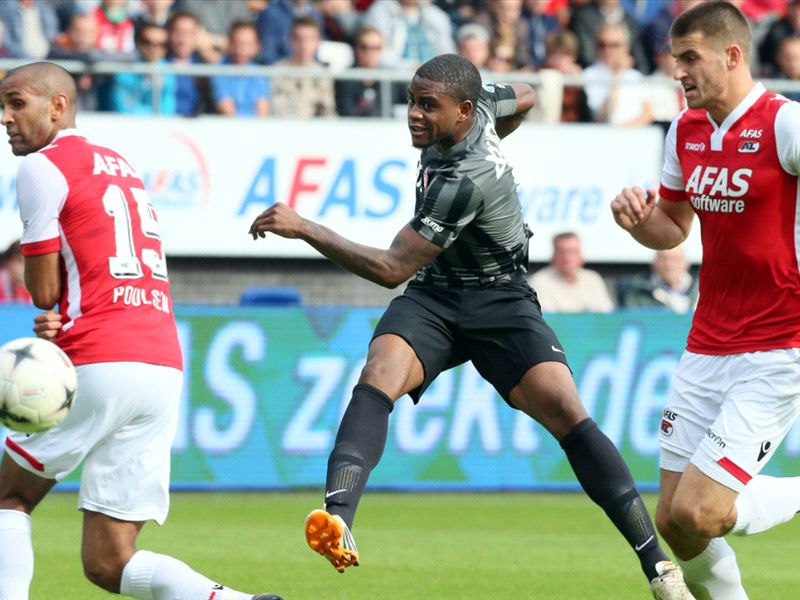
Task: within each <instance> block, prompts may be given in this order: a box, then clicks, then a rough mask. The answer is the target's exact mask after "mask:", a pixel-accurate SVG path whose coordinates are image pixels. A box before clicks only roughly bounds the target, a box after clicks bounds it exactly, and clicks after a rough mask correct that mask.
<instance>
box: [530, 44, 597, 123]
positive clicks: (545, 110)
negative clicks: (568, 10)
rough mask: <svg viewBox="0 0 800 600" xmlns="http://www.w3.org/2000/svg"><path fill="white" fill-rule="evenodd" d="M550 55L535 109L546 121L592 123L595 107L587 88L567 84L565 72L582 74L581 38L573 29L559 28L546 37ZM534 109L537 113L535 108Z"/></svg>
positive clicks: (541, 118) (548, 54) (541, 74)
mask: <svg viewBox="0 0 800 600" xmlns="http://www.w3.org/2000/svg"><path fill="white" fill-rule="evenodd" d="M546 46H547V55H546V56H545V61H544V64H543V65H542V67H541V68H540V69H539V71H538V72H539V75H540V76H541V86H540V88H539V90H538V91H539V101H538V103H537V106H536V107H535V109H538V110H539V114H538V118H539V120H541V121H544V122H545V123H554V122H561V123H589V122H591V121H592V120H593V115H592V111H591V109H590V108H589V103H588V101H587V99H586V92H585V91H584V89H583V87H582V86H579V85H565V84H564V78H563V76H564V75H580V74H581V73H582V71H583V69H581V66H580V65H579V64H578V62H577V60H578V38H577V36H576V35H575V34H574V33H572V32H571V31H569V30H567V29H564V30H561V31H557V32H555V33H553V34H552V35H550V36H549V37H548V38H547V44H546ZM531 113H532V114H533V115H534V116H536V113H534V111H531Z"/></svg>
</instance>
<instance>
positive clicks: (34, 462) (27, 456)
mask: <svg viewBox="0 0 800 600" xmlns="http://www.w3.org/2000/svg"><path fill="white" fill-rule="evenodd" d="M6 446H8V447H9V448H10V449H11V450H13V451H14V452H16V453H17V454H19V455H20V456H21V457H22V458H24V459H25V460H27V461H28V462H29V463H30V465H31V466H32V467H33V468H34V469H36V470H37V471H42V472H44V465H43V464H42V463H40V462H39V461H38V460H36V459H35V458H33V456H31V455H30V454H29V453H28V452H27V451H26V450H25V448H23V447H22V446H20V445H19V444H18V443H17V442H15V441H14V440H12V439H11V438H6Z"/></svg>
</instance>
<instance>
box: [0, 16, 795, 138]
mask: <svg viewBox="0 0 800 600" xmlns="http://www.w3.org/2000/svg"><path fill="white" fill-rule="evenodd" d="M700 1H702V0H6V1H4V2H2V3H0V58H19V59H25V60H34V59H50V60H78V61H82V62H84V63H86V64H87V65H91V64H92V63H95V62H97V61H117V62H130V63H136V62H149V63H154V62H155V63H165V64H166V63H172V64H176V65H181V64H198V63H199V64H231V65H234V66H238V67H242V66H245V65H250V64H256V65H258V64H260V65H283V66H290V67H317V68H319V67H321V66H322V67H325V66H327V67H330V68H331V69H332V70H333V71H334V75H335V73H336V72H340V71H341V69H346V68H348V67H362V68H387V69H395V70H399V72H409V73H410V72H413V68H415V67H416V66H418V65H419V64H421V63H423V62H425V61H426V60H428V59H430V58H431V57H433V56H435V55H437V54H441V53H445V52H457V53H460V54H461V55H462V56H464V57H466V58H468V59H469V60H470V61H472V62H473V63H474V64H475V65H476V66H477V67H478V68H479V70H480V71H481V72H482V73H483V74H484V76H485V78H486V79H497V78H502V74H503V73H506V72H512V71H514V72H531V73H534V72H535V73H539V74H540V75H541V80H540V89H539V93H540V98H541V102H540V104H541V106H540V107H539V110H538V112H536V113H535V116H536V118H539V119H541V120H546V121H579V122H592V121H600V122H608V123H612V124H615V125H639V124H649V123H653V122H660V123H664V122H669V121H670V120H671V119H672V118H673V117H674V116H675V115H676V114H677V112H678V111H679V110H680V108H681V107H682V105H681V102H682V98H681V97H680V94H677V93H676V92H675V90H674V89H672V88H670V87H669V86H656V87H653V86H649V87H648V86H644V85H623V86H619V87H618V88H613V87H609V86H608V85H601V84H596V85H591V84H589V85H586V86H585V87H580V86H572V85H567V86H565V85H563V79H559V77H563V75H581V74H583V76H584V77H585V79H587V80H591V79H592V78H596V79H598V80H606V81H607V80H608V78H610V77H615V78H617V79H618V80H620V81H635V80H637V79H641V78H642V77H644V76H645V75H656V76H662V77H663V79H664V80H665V81H669V78H670V76H671V60H672V58H671V56H670V53H669V40H668V29H669V25H670V23H671V22H672V20H673V18H674V17H675V15H676V14H678V13H680V12H682V11H683V10H685V9H686V8H688V7H690V6H692V5H694V4H697V3H699V2H700ZM734 4H736V5H737V6H739V8H740V9H741V10H742V12H743V13H744V14H745V15H746V16H747V17H748V18H749V19H750V22H751V26H752V28H753V32H754V36H755V42H756V47H757V49H758V52H757V53H754V57H753V61H752V68H753V71H754V72H755V73H756V74H757V75H759V76H764V77H770V78H779V79H800V2H799V1H797V0H734ZM75 76H76V78H77V82H78V86H79V89H80V109H81V110H100V111H114V112H121V113H129V114H153V113H158V114H163V115H185V116H193V115H197V114H223V115H230V116H234V115H240V116H242V115H243V116H268V115H272V116H280V117H296V118H297V117H299V118H305V117H313V116H334V115H339V116H380V115H382V114H383V113H382V112H381V111H382V108H381V107H382V104H381V93H382V91H383V90H382V87H381V86H380V85H379V82H376V81H360V80H359V81H356V80H341V79H340V80H338V81H334V79H332V78H329V77H322V78H315V77H303V78H289V77H275V78H266V77H263V76H255V77H253V76H247V75H241V71H240V70H239V71H237V73H236V74H232V75H222V76H213V77H209V78H195V77H191V76H189V75H173V74H169V73H167V74H164V75H162V76H160V77H159V79H158V83H157V84H155V85H154V82H153V77H152V76H151V75H149V74H142V73H132V72H119V73H116V74H96V73H92V72H91V71H90V70H87V71H85V72H82V73H76V74H75ZM387 89H391V95H392V98H391V100H390V101H391V104H392V105H394V106H397V105H402V104H403V103H404V101H405V100H404V96H405V89H404V85H400V84H398V85H395V86H393V87H392V88H387ZM154 93H155V94H157V95H158V97H157V98H156V99H154V98H153V94H154Z"/></svg>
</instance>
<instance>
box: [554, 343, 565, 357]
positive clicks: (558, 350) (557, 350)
mask: <svg viewBox="0 0 800 600" xmlns="http://www.w3.org/2000/svg"><path fill="white" fill-rule="evenodd" d="M550 350H552V351H553V352H561V354H563V355H564V356H566V355H567V354H566V352H564V351H563V350H562V349H561V348H556V347H555V346H553V345H552V344H551V345H550Z"/></svg>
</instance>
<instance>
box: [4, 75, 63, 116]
mask: <svg viewBox="0 0 800 600" xmlns="http://www.w3.org/2000/svg"><path fill="white" fill-rule="evenodd" d="M12 84H16V85H21V86H24V87H26V88H27V89H28V90H29V91H31V92H32V93H33V94H34V95H36V96H39V97H40V98H53V97H54V96H65V97H66V98H67V102H68V104H69V110H68V112H69V114H70V115H71V116H72V117H73V118H74V117H75V111H76V108H77V101H78V92H77V89H76V87H75V80H74V79H73V78H72V75H70V74H69V71H67V70H66V69H64V68H63V67H60V66H59V65H57V64H54V63H49V62H35V63H30V64H27V65H23V66H21V67H17V68H16V69H11V70H10V71H9V72H8V73H7V74H6V76H5V77H4V78H3V81H2V82H0V87H3V88H7V87H8V86H10V85H12Z"/></svg>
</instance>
